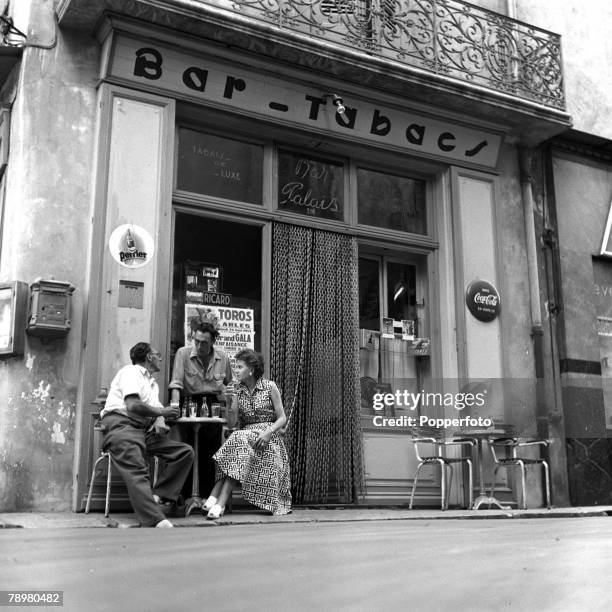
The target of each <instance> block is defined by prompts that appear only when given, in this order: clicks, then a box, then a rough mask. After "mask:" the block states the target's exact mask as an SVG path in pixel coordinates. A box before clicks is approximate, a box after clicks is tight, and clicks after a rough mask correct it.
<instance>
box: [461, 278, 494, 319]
mask: <svg viewBox="0 0 612 612" xmlns="http://www.w3.org/2000/svg"><path fill="white" fill-rule="evenodd" d="M465 301H466V304H467V307H468V309H469V311H470V312H471V313H472V314H473V315H474V316H475V317H476V318H477V319H478V320H479V321H483V322H484V323H488V322H489V321H493V319H495V317H497V315H498V314H499V310H500V308H501V304H500V300H499V293H497V289H496V288H495V287H494V286H493V285H492V284H491V283H489V282H487V281H485V280H475V281H473V282H471V283H470V285H469V287H468V288H467V291H466V293H465Z"/></svg>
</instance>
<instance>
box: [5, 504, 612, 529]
mask: <svg viewBox="0 0 612 612" xmlns="http://www.w3.org/2000/svg"><path fill="white" fill-rule="evenodd" d="M593 516H599V517H605V516H612V506H582V507H575V508H572V507H568V508H552V509H550V510H547V509H546V508H533V509H531V508H529V509H527V510H498V509H491V510H445V511H442V510H436V509H419V510H408V509H406V508H401V507H396V508H389V507H386V508H383V507H378V508H376V507H354V506H353V507H332V508H296V509H294V510H293V511H292V512H291V514H288V515H285V516H271V515H269V514H267V513H264V512H258V511H256V510H250V509H249V510H237V511H235V512H232V513H230V514H227V515H225V516H223V517H221V518H220V519H218V520H216V521H211V520H208V519H206V518H205V517H204V516H202V515H201V514H192V515H191V516H188V517H179V518H171V519H170V520H171V521H172V523H173V524H174V526H175V527H222V526H232V525H234V526H235V525H251V524H276V523H321V522H355V521H384V520H387V521H388V520H399V521H408V520H479V519H533V518H569V517H577V518H579V517H593ZM82 527H90V528H91V527H105V528H108V527H111V528H132V527H138V523H137V522H136V519H135V518H134V515H133V514H132V513H111V515H110V517H109V518H105V517H104V515H103V513H102V512H91V513H89V514H84V513H82V512H81V513H73V512H57V513H53V512H15V513H3V514H0V529H2V528H4V529H15V528H17V529H18V528H26V529H29V528H42V529H73V528H82Z"/></svg>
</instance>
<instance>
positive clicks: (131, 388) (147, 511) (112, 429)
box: [100, 342, 193, 527]
mask: <svg viewBox="0 0 612 612" xmlns="http://www.w3.org/2000/svg"><path fill="white" fill-rule="evenodd" d="M130 359H131V360H132V365H126V366H124V367H123V368H121V369H120V370H119V372H117V374H116V376H115V378H113V381H112V382H111V386H110V389H109V392H108V398H107V400H106V404H105V406H104V408H103V410H102V411H101V412H100V416H101V417H102V429H103V431H104V439H103V441H102V448H103V449H104V450H108V451H110V453H111V455H112V458H113V465H114V467H116V468H117V470H118V471H119V473H120V474H121V476H122V478H123V480H124V481H125V484H126V487H127V490H128V495H129V498H130V502H131V504H132V508H133V509H134V512H135V513H136V516H137V518H138V521H139V522H140V524H141V526H143V527H172V526H173V525H172V523H171V522H170V521H168V520H167V519H166V517H165V515H164V510H166V511H167V510H168V509H170V507H171V506H172V505H173V504H174V503H175V502H176V499H177V497H178V495H179V493H180V491H181V488H182V486H183V483H184V481H185V479H186V478H187V475H188V474H189V470H190V468H191V465H192V463H193V449H192V448H191V447H190V446H189V445H187V444H183V443H182V442H177V441H175V440H171V439H170V438H168V436H166V433H167V431H168V427H167V426H166V424H165V420H164V419H165V418H170V419H175V418H177V417H178V407H169V408H166V407H164V406H163V405H162V404H161V402H160V401H159V387H158V385H157V382H156V380H155V379H154V378H153V376H152V374H154V373H155V372H159V370H160V363H161V353H159V351H156V350H154V349H153V348H151V345H150V344H148V343H147V342H139V343H138V344H135V345H134V346H133V347H132V348H131V349H130ZM151 455H153V456H157V457H159V458H160V459H163V462H164V467H163V469H162V470H160V473H159V475H158V478H157V482H156V483H155V489H154V490H153V489H152V488H151V482H150V478H149V466H148V463H147V457H148V456H151Z"/></svg>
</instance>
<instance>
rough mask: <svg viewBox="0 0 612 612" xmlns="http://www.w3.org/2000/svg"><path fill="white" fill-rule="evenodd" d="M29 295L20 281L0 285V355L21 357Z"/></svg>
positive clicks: (26, 286) (27, 289) (26, 287)
mask: <svg viewBox="0 0 612 612" xmlns="http://www.w3.org/2000/svg"><path fill="white" fill-rule="evenodd" d="M29 293H30V292H29V288H28V284H27V283H24V282H22V281H9V282H8V283H0V355H23V350H24V344H25V322H26V312H27V307H28V297H29Z"/></svg>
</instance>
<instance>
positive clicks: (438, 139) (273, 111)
mask: <svg viewBox="0 0 612 612" xmlns="http://www.w3.org/2000/svg"><path fill="white" fill-rule="evenodd" d="M106 66H107V68H106V74H105V75H103V76H104V77H105V78H106V79H107V80H109V81H111V82H115V83H119V84H123V85H132V86H133V85H134V84H137V85H138V86H139V88H141V89H147V90H150V91H155V92H158V93H163V94H166V95H168V96H170V97H172V98H176V99H183V100H190V101H196V102H200V103H205V104H206V106H212V107H214V108H220V109H225V110H233V111H234V112H237V113H240V114H242V115H247V116H253V117H257V118H261V119H265V120H267V121H270V120H273V121H274V122H278V123H282V124H284V125H296V126H300V127H302V128H305V129H307V130H309V131H311V132H313V131H314V132H319V133H322V134H334V135H337V136H343V137H347V138H350V139H352V140H360V141H364V142H365V141H367V142H369V143H373V142H376V143H378V144H381V145H386V147H387V148H388V149H389V150H396V151H407V152H408V151H409V152H412V153H418V154H420V155H422V156H425V157H433V158H443V159H446V160H452V161H455V162H463V163H469V164H476V165H480V166H485V167H488V168H493V167H495V166H496V165H497V159H498V155H499V150H500V146H501V141H502V136H501V134H498V133H495V132H492V131H484V130H482V129H478V128H473V127H469V126H466V125H462V124H459V123H456V122H453V121H451V120H446V119H440V118H437V117H430V116H428V115H425V114H422V113H413V112H411V111H410V112H409V111H407V110H405V109H400V108H397V107H392V106H386V105H379V104H376V103H372V102H371V101H367V100H364V99H359V98H357V97H354V96H352V95H348V94H344V95H343V106H344V112H343V113H342V114H340V113H338V112H336V111H337V106H336V105H334V103H333V97H332V96H330V95H329V92H326V91H324V90H322V89H321V88H319V87H317V86H316V85H315V84H311V83H307V82H290V81H288V80H284V79H280V78H278V77H277V76H273V75H267V74H264V73H263V72H257V71H255V70H251V69H249V68H245V67H244V66H242V65H240V66H238V65H233V64H231V63H229V62H227V63H226V62H224V61H219V60H218V59H216V58H214V59H213V58H211V57H207V56H206V55H203V54H201V53H196V52H195V51H193V52H192V51H185V50H183V49H180V50H179V49H176V48H174V47H171V46H169V45H163V44H158V43H156V42H155V43H153V42H151V41H140V40H138V39H135V38H132V37H130V36H127V35H124V34H118V35H116V37H115V39H114V40H113V45H112V47H111V54H110V58H109V62H107V63H106ZM340 93H343V92H340ZM326 94H327V95H326Z"/></svg>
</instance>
